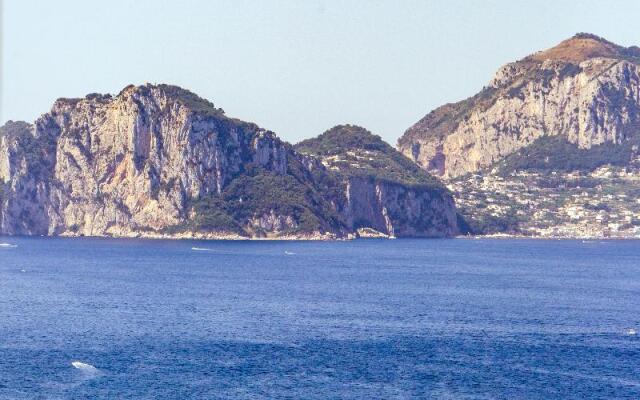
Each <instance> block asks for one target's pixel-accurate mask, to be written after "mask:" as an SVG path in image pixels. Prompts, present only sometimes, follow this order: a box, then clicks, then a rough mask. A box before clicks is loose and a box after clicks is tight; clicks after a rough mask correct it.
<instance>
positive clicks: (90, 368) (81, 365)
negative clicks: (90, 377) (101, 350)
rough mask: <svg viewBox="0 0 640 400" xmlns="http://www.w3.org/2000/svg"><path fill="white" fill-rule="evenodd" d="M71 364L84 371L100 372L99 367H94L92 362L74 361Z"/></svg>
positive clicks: (90, 372)
mask: <svg viewBox="0 0 640 400" xmlns="http://www.w3.org/2000/svg"><path fill="white" fill-rule="evenodd" d="M71 365H72V366H73V368H76V369H79V370H81V371H82V372H86V373H89V374H97V373H98V372H100V370H99V369H98V368H96V367H94V366H93V365H91V364H87V363H83V362H82V361H72V362H71Z"/></svg>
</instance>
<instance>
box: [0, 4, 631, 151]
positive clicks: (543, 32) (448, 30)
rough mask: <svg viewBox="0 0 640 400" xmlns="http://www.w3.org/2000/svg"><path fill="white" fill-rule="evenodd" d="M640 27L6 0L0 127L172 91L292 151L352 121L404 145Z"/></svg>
mask: <svg viewBox="0 0 640 400" xmlns="http://www.w3.org/2000/svg"><path fill="white" fill-rule="evenodd" d="M638 16H640V1H638V0H631V1H610V2H609V1H604V0H599V1H585V0H581V1H559V0H555V1H534V0H529V1H515V0H508V1H472V0H468V1H452V0H443V1H435V0H434V1H408V0H407V1H372V0H369V1H338V0H336V1H329V0H307V1H302V0H300V1H295V0H292V1H276V0H273V1H266V0H265V1H257V0H256V1H239V0H230V1H206V0H201V1H196V0H174V1H161V0H137V1H134V0H130V1H125V0H103V1H88V0H40V1H36V0H5V1H4V13H3V18H4V27H3V32H2V41H3V42H4V49H3V58H2V62H3V64H4V65H3V88H2V91H3V93H2V95H3V101H2V116H1V118H2V120H3V121H2V122H4V121H5V120H8V119H13V120H28V121H32V120H34V119H35V118H37V117H38V116H39V115H41V114H42V113H44V112H47V111H48V110H49V109H50V108H51V105H52V103H53V101H54V100H55V99H56V98H58V97H81V96H84V95H86V94H88V93H91V92H104V93H118V92H119V91H120V89H122V88H123V87H124V86H126V85H128V84H130V83H134V84H142V83H145V82H153V83H172V84H176V85H180V86H183V87H185V88H188V89H190V90H192V91H193V92H195V93H197V94H199V95H200V96H202V97H205V98H207V99H209V100H211V101H213V102H214V103H215V104H216V106H219V107H222V108H224V109H225V111H226V113H227V115H229V116H234V117H238V118H241V119H244V120H248V121H253V122H256V123H257V124H259V125H260V126H262V127H265V128H267V129H271V130H274V131H275V132H276V133H278V134H279V135H280V136H281V137H283V138H284V139H286V140H289V141H291V142H296V141H298V140H300V139H302V138H306V137H310V136H314V135H317V134H319V133H322V132H323V131H324V130H326V129H328V128H330V127H332V126H333V125H336V124H340V123H353V124H359V125H362V126H365V127H367V128H368V129H370V130H372V131H373V132H374V133H377V134H379V135H381V136H383V137H384V138H385V139H387V140H389V141H390V142H392V143H394V144H395V141H396V139H397V138H398V137H399V136H400V135H401V134H402V133H403V132H404V130H405V129H406V128H408V127H409V126H410V125H412V124H413V123H414V122H416V121H417V120H418V119H420V118H421V117H422V116H424V115H425V114H426V113H427V112H428V111H430V110H431V109H433V108H435V107H437V106H439V105H441V104H443V103H446V102H452V101H457V100H460V99H463V98H465V97H468V96H470V95H473V94H474V93H475V92H476V91H478V90H479V89H480V88H481V87H482V86H483V85H485V84H486V83H487V81H489V79H490V78H491V76H492V75H493V72H494V71H495V70H496V69H497V68H498V67H500V66H501V65H502V64H504V63H506V62H509V61H512V60H515V59H518V58H521V57H523V56H525V55H527V54H529V53H531V52H533V51H535V50H540V49H544V48H548V47H551V46H553V45H554V44H556V43H557V42H559V41H561V40H563V39H565V38H568V37H570V36H572V35H573V34H574V33H576V32H581V31H585V32H591V33H595V34H598V35H600V36H604V37H605V38H607V39H609V40H611V41H614V42H617V43H619V44H622V45H625V46H629V45H632V44H640V29H638Z"/></svg>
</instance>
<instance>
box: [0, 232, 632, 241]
mask: <svg viewBox="0 0 640 400" xmlns="http://www.w3.org/2000/svg"><path fill="white" fill-rule="evenodd" d="M0 237H49V238H97V239H149V240H220V241H310V242H311V241H317V242H338V241H349V240H357V239H387V240H395V239H426V240H429V239H460V240H482V239H498V240H499V239H504V240H514V239H520V240H582V241H599V240H640V237H633V236H528V235H517V234H504V233H494V234H488V235H456V236H442V237H423V236H415V237H413V236H411V237H400V238H397V237H395V236H389V235H386V234H383V233H380V232H379V233H378V234H367V233H358V232H356V233H349V234H347V235H344V236H338V235H336V234H332V233H319V232H316V233H309V234H299V235H269V236H262V237H259V236H251V237H250V236H242V235H238V234H235V233H225V232H207V233H202V232H201V233H198V232H188V233H180V234H166V233H156V232H130V233H124V234H110V235H82V234H68V233H63V234H60V235H11V234H0Z"/></svg>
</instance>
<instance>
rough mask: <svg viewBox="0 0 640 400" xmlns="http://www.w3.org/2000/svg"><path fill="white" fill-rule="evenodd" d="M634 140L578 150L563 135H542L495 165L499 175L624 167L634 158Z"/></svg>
mask: <svg viewBox="0 0 640 400" xmlns="http://www.w3.org/2000/svg"><path fill="white" fill-rule="evenodd" d="M636 142H637V139H636V140H635V141H628V142H625V143H623V144H620V145H616V144H613V143H605V144H601V145H597V146H593V147H591V148H590V149H581V148H579V147H578V146H577V145H575V144H573V143H570V142H569V141H568V140H567V139H566V138H565V137H563V136H544V137H541V138H539V139H538V140H536V141H535V142H533V143H532V144H530V145H529V146H527V147H525V148H523V149H521V150H520V151H518V152H516V153H514V154H511V155H509V156H508V157H506V158H505V159H504V160H503V161H501V162H500V163H499V164H498V166H499V169H500V172H501V173H502V174H508V173H510V172H512V171H537V172H543V173H547V172H551V171H558V172H570V171H593V170H594V169H596V168H598V167H600V166H603V165H606V164H611V165H616V166H624V165H627V164H628V163H629V162H630V161H631V159H632V157H633V154H634V152H633V145H634V144H636Z"/></svg>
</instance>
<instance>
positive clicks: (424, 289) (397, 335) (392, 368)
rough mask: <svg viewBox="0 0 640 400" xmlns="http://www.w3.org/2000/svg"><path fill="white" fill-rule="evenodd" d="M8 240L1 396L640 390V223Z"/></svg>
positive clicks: (626, 394)
mask: <svg viewBox="0 0 640 400" xmlns="http://www.w3.org/2000/svg"><path fill="white" fill-rule="evenodd" d="M2 242H4V243H8V244H13V245H17V247H9V246H0V399H17V400H20V399H411V398H427V399H430V398H433V399H609V398H615V399H638V398H640V242H638V241H592V242H582V241H545V240H488V239H482V240H358V241H348V242H219V241H161V240H110V239H109V240H108V239H90V238H83V239H62V238H6V237H5V238H0V243H2ZM635 330H637V331H638V334H635Z"/></svg>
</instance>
